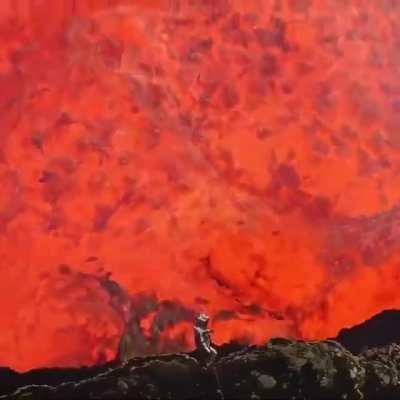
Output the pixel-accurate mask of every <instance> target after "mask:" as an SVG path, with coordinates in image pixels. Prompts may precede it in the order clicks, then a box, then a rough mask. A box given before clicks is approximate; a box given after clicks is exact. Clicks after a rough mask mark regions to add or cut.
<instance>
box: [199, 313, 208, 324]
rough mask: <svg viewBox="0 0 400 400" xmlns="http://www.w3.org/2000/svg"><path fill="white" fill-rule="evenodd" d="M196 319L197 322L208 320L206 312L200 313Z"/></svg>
mask: <svg viewBox="0 0 400 400" xmlns="http://www.w3.org/2000/svg"><path fill="white" fill-rule="evenodd" d="M196 319H197V321H199V322H208V321H209V319H210V318H209V316H208V315H207V314H204V313H201V314H199V315H198V316H197V318H196Z"/></svg>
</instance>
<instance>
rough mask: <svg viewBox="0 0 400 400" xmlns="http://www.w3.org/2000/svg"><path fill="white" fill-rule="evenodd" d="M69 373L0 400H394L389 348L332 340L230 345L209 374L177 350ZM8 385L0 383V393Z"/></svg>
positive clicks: (398, 392) (399, 360)
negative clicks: (354, 348) (352, 348)
mask: <svg viewBox="0 0 400 400" xmlns="http://www.w3.org/2000/svg"><path fill="white" fill-rule="evenodd" d="M75 372H76V373H75V375H73V374H71V372H70V375H69V376H67V375H65V381H63V382H61V381H60V380H58V381H57V380H54V379H53V381H51V374H52V371H51V370H48V371H47V377H48V379H49V384H44V383H43V381H42V382H40V383H39V384H28V385H26V386H22V387H20V388H18V389H16V390H14V391H13V393H7V394H6V395H4V396H1V397H0V399H13V400H20V399H24V400H28V399H32V400H33V399H43V400H44V399H46V400H50V399H54V400H55V399H71V400H72V399H78V398H79V399H99V400H100V399H102V400H103V399H177V398H184V399H189V398H190V399H214V398H215V399H221V398H225V399H243V398H253V399H257V398H262V399H277V398H280V399H282V398H285V399H314V398H316V399H317V398H318V399H378V398H385V399H398V398H400V385H399V377H400V346H398V345H396V344H392V345H388V346H385V347H382V348H379V349H368V350H367V351H366V352H364V353H362V354H360V355H358V356H356V355H353V354H352V353H350V352H349V351H348V350H346V349H345V348H344V347H343V346H342V345H341V344H339V343H337V342H335V341H330V340H327V341H321V342H304V341H299V340H288V339H272V340H271V341H270V342H269V343H267V344H266V345H264V346H245V347H242V349H241V350H238V349H237V348H236V349H235V350H234V351H232V352H231V353H227V354H226V355H224V356H222V357H220V358H219V359H218V360H217V362H216V363H215V366H214V368H211V369H209V370H204V369H203V368H201V365H200V364H199V362H198V361H197V358H196V354H195V353H191V354H178V353H177V354H169V355H160V356H152V357H144V358H134V359H131V360H129V361H127V362H125V363H123V364H120V365H109V366H104V367H103V370H102V371H101V372H100V370H99V369H98V370H97V371H95V370H93V376H90V377H88V376H87V373H88V369H86V370H85V369H82V370H79V369H77V370H76V371H75ZM8 376H9V378H10V379H13V378H12V377H11V375H10V373H9V375H8ZM53 376H54V373H53ZM14 379H15V377H14ZM20 379H21V381H20V383H22V382H23V379H22V376H20ZM10 387H11V385H10V384H8V386H7V384H6V385H4V380H2V385H1V390H2V392H3V393H4V392H7V391H9V389H10Z"/></svg>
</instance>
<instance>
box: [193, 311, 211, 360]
mask: <svg viewBox="0 0 400 400" xmlns="http://www.w3.org/2000/svg"><path fill="white" fill-rule="evenodd" d="M208 321H209V317H208V315H206V314H200V315H199V316H198V317H197V318H196V321H195V324H194V327H193V330H194V341H195V343H196V347H197V350H198V351H199V352H200V354H201V355H202V356H203V357H204V358H205V365H206V367H207V368H208V367H209V366H210V365H211V364H212V363H213V362H214V361H215V359H216V357H217V350H215V348H214V347H212V344H211V335H210V334H211V332H212V330H211V329H208Z"/></svg>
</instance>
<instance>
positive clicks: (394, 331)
mask: <svg viewBox="0 0 400 400" xmlns="http://www.w3.org/2000/svg"><path fill="white" fill-rule="evenodd" d="M335 340H336V341H338V342H339V343H341V344H342V345H343V346H344V347H346V348H347V349H348V350H350V351H351V352H352V353H354V354H358V353H360V352H361V351H363V350H366V349H370V348H372V347H382V346H385V345H387V344H390V343H400V311H399V310H385V311H382V312H381V313H379V314H377V315H375V316H373V317H372V318H370V319H368V320H367V321H365V322H363V323H361V324H359V325H355V326H353V327H351V328H346V329H342V330H341V331H340V332H339V334H338V335H337V336H336V338H335Z"/></svg>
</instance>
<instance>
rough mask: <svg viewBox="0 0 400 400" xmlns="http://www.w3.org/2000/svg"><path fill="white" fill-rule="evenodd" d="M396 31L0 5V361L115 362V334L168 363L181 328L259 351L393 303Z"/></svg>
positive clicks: (359, 24) (322, 22) (351, 16)
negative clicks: (132, 326)
mask: <svg viewBox="0 0 400 400" xmlns="http://www.w3.org/2000/svg"><path fill="white" fill-rule="evenodd" d="M399 21H400V5H397V2H395V1H389V0H382V1H377V2H372V1H367V0H357V1H346V0H286V1H285V0H282V1H279V0H266V1H262V0H246V1H240V0H199V1H192V0H154V1H151V0H148V1H145V0H59V1H51V0H35V1H33V0H2V1H1V2H0V40H1V46H0V87H1V90H0V110H1V112H0V128H1V130H0V132H1V133H0V184H1V192H0V270H1V273H0V278H1V279H0V300H1V304H2V309H1V313H0V332H1V333H0V365H8V366H10V367H12V368H15V369H17V370H27V369H30V368H34V367H41V366H77V365H82V364H94V363H100V362H103V361H105V360H110V359H112V358H113V357H114V356H115V354H116V351H117V346H118V341H119V338H120V336H121V334H122V332H123V329H124V326H125V324H126V323H127V322H128V320H129V319H130V318H131V319H132V318H133V320H134V321H136V320H137V321H138V323H137V326H138V327H139V328H138V329H140V327H141V329H142V330H143V335H144V336H145V338H146V340H148V341H151V340H153V342H154V340H156V339H157V341H158V342H157V343H156V345H154V343H153V344H152V346H153V347H152V349H153V350H154V348H156V349H158V350H159V351H169V350H176V349H178V350H179V349H180V350H185V349H190V348H191V347H192V346H193V341H192V338H191V317H192V315H194V313H196V312H202V311H205V312H208V313H209V314H210V316H211V325H212V328H213V329H214V330H215V333H214V338H215V340H216V342H218V343H223V342H226V341H229V340H231V339H239V340H243V341H249V342H254V343H260V342H263V341H265V340H267V339H268V338H269V337H271V336H280V335H281V336H290V337H299V338H307V339H318V338H326V337H331V336H334V335H336V333H337V332H338V330H339V329H340V328H342V327H345V326H350V325H352V324H356V323H359V322H361V321H363V320H365V319H366V318H368V317H370V316H372V315H373V314H375V313H377V312H379V311H381V310H383V309H385V308H396V307H400V295H399V294H398V293H399V291H398V287H399V283H400V282H399V280H400V275H399V271H400V270H399V265H400V264H399V262H400V257H399V255H400V253H399V247H400V225H399V222H398V221H399V217H400V208H399V197H400V174H399V171H400V152H399V146H400V140H399V137H400V136H399V135H400V133H399V132H400V129H399V128H400V117H399V115H400V114H399V110H400V77H399V73H398V67H397V65H398V57H399V56H398V55H399V35H398V32H399V29H400V26H399ZM155 327H157V329H159V331H157V338H156V339H155V338H154V337H153V338H152V337H151V335H152V334H154V332H156V331H155V330H154V329H155ZM149 351H150V350H149Z"/></svg>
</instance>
